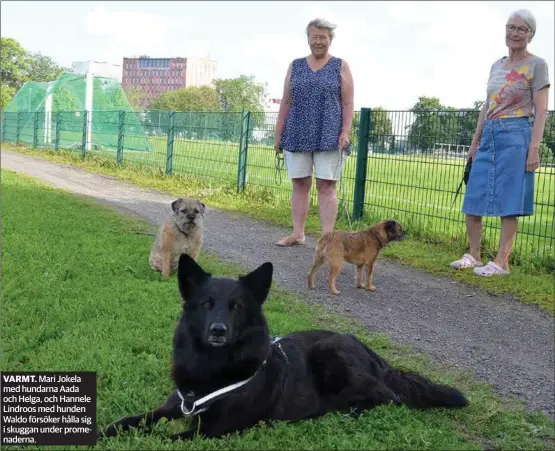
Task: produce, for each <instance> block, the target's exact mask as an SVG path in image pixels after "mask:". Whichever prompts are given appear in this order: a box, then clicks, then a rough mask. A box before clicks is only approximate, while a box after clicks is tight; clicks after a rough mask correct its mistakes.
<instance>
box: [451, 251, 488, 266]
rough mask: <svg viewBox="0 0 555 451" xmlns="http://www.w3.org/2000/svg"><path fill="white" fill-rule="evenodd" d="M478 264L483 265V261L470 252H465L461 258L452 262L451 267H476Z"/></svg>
mask: <svg viewBox="0 0 555 451" xmlns="http://www.w3.org/2000/svg"><path fill="white" fill-rule="evenodd" d="M477 266H482V262H479V261H478V260H476V259H475V258H474V257H473V256H472V255H470V254H464V255H463V256H462V258H461V259H459V260H455V261H454V262H452V263H451V268H454V269H466V268H476V267H477Z"/></svg>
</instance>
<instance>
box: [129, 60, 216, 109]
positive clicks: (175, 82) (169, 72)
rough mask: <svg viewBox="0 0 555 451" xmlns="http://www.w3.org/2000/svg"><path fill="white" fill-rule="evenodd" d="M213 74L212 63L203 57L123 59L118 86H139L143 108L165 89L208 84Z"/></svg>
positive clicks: (213, 67)
mask: <svg viewBox="0 0 555 451" xmlns="http://www.w3.org/2000/svg"><path fill="white" fill-rule="evenodd" d="M215 77H216V62H215V61H212V60H209V59H205V58H190V57H189V58H150V57H148V56H141V57H139V58H123V67H122V88H123V89H129V88H139V89H140V90H141V91H142V93H143V97H142V100H141V104H142V105H141V106H142V107H144V108H148V107H149V106H150V105H151V104H152V102H153V101H154V100H156V99H157V98H158V97H160V95H161V94H162V93H164V92H166V91H175V90H177V89H181V88H188V87H189V86H202V85H209V84H211V83H212V80H213V79H214V78H215Z"/></svg>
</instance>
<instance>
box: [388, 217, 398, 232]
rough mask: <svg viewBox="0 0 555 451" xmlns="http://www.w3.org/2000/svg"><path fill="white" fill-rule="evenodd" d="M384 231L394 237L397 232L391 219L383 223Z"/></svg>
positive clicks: (395, 225) (395, 224)
mask: <svg viewBox="0 0 555 451" xmlns="http://www.w3.org/2000/svg"><path fill="white" fill-rule="evenodd" d="M385 230H387V231H388V232H389V233H390V234H391V235H394V234H395V233H396V232H397V223H396V222H395V221H394V220H393V219H388V220H387V221H385Z"/></svg>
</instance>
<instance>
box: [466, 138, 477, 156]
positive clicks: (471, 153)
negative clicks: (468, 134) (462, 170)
mask: <svg viewBox="0 0 555 451" xmlns="http://www.w3.org/2000/svg"><path fill="white" fill-rule="evenodd" d="M477 150H478V144H477V143H475V142H472V144H470V149H468V155H467V156H466V161H468V160H472V161H474V158H476V151H477Z"/></svg>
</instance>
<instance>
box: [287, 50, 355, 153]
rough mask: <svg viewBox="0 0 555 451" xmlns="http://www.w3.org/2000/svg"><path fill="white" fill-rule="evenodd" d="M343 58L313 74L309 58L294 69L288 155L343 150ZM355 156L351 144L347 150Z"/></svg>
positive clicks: (294, 64)
mask: <svg viewBox="0 0 555 451" xmlns="http://www.w3.org/2000/svg"><path fill="white" fill-rule="evenodd" d="M341 62H342V61H341V59H340V58H336V57H331V58H330V60H329V61H328V62H327V63H326V64H325V65H324V67H322V68H321V69H320V70H317V71H313V70H312V69H311V68H310V66H309V65H308V61H307V59H306V58H298V59H296V60H294V61H293V63H292V67H291V81H290V86H291V106H290V108H289V113H288V115H287V119H286V120H285V128H284V131H283V136H282V140H281V146H282V148H283V149H284V150H286V151H288V152H325V151H333V150H337V149H338V148H339V135H340V134H341V127H342V120H343V116H342V113H341ZM346 151H347V154H350V153H351V148H350V145H349V146H348V147H347V149H346Z"/></svg>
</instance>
